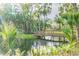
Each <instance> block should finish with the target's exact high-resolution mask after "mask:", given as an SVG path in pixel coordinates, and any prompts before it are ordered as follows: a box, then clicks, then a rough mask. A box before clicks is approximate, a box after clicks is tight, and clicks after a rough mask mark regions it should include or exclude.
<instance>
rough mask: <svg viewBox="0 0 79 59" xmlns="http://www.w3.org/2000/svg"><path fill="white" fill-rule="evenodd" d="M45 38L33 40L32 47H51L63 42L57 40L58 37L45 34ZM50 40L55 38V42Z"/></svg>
mask: <svg viewBox="0 0 79 59" xmlns="http://www.w3.org/2000/svg"><path fill="white" fill-rule="evenodd" d="M45 39H46V40H45ZM45 39H42V40H39V39H38V40H36V41H35V42H34V45H33V46H32V47H34V48H38V47H40V46H49V47H53V46H59V45H62V44H63V42H58V41H59V37H51V36H46V37H45ZM50 40H55V41H57V42H53V41H50ZM65 40H66V39H65Z"/></svg>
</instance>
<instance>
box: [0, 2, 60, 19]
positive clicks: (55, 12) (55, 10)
mask: <svg viewBox="0 0 79 59" xmlns="http://www.w3.org/2000/svg"><path fill="white" fill-rule="evenodd" d="M2 5H4V4H0V9H2V8H3V7H2ZM59 7H60V4H58V3H53V4H52V11H51V13H50V14H49V15H48V18H51V19H52V20H53V19H54V18H55V16H56V15H58V8H59Z"/></svg>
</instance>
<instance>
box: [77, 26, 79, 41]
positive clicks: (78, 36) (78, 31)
mask: <svg viewBox="0 0 79 59" xmlns="http://www.w3.org/2000/svg"><path fill="white" fill-rule="evenodd" d="M77 41H79V25H78V26H77Z"/></svg>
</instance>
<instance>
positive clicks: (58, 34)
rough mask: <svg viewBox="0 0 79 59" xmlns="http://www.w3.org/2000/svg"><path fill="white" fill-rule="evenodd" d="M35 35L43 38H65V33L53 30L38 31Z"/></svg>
mask: <svg viewBox="0 0 79 59" xmlns="http://www.w3.org/2000/svg"><path fill="white" fill-rule="evenodd" d="M33 35H35V36H41V37H42V36H53V37H65V35H64V33H63V32H60V31H53V30H46V31H38V32H35V33H34V34H33Z"/></svg>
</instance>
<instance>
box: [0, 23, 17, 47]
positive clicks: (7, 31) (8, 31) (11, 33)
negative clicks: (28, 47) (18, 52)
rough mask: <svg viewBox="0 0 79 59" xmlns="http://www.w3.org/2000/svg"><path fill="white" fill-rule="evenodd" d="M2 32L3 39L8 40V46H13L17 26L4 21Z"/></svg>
mask: <svg viewBox="0 0 79 59" xmlns="http://www.w3.org/2000/svg"><path fill="white" fill-rule="evenodd" d="M0 34H1V36H2V39H3V41H7V44H8V48H13V47H14V41H15V38H16V27H14V26H11V25H8V24H6V23H4V24H3V25H2V28H1V32H0Z"/></svg>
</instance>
